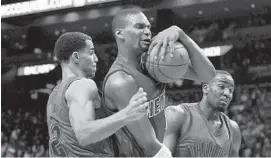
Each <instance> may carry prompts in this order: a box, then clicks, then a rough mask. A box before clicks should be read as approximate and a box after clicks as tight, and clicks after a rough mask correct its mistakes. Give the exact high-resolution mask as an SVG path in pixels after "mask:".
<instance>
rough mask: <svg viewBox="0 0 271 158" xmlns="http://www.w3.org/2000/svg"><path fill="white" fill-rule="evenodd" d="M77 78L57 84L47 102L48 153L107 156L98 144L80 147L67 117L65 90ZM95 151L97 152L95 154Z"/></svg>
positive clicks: (51, 154) (52, 154)
mask: <svg viewBox="0 0 271 158" xmlns="http://www.w3.org/2000/svg"><path fill="white" fill-rule="evenodd" d="M78 79H79V78H69V79H67V80H65V81H63V82H62V83H61V84H59V85H57V86H56V87H55V89H54V90H53V92H52V93H51V94H50V96H49V100H48V103H47V124H48V129H49V131H48V132H49V136H50V140H49V154H50V156H53V157H56V156H57V157H58V156H60V157H63V156H72V157H74V156H76V157H77V156H80V157H81V156H82V157H84V156H88V157H90V156H109V155H107V154H106V152H105V151H102V150H101V149H100V148H99V145H98V144H97V145H91V146H87V147H82V146H80V145H79V143H78V141H77V139H76V136H75V133H74V131H73V129H72V126H71V123H70V119H69V109H68V107H67V104H66V100H65V97H64V96H65V92H66V90H67V88H68V87H69V85H70V84H71V83H72V82H73V81H75V80H78ZM94 152H95V153H94ZM96 153H97V154H96Z"/></svg>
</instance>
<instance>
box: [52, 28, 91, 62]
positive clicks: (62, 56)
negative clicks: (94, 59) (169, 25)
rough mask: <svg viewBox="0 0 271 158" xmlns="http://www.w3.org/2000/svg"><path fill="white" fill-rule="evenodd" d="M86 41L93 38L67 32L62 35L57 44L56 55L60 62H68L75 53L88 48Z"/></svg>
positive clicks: (79, 33)
mask: <svg viewBox="0 0 271 158" xmlns="http://www.w3.org/2000/svg"><path fill="white" fill-rule="evenodd" d="M86 40H91V41H92V38H91V37H90V36H88V35H87V34H84V33H81V32H67V33H64V34H62V35H61V36H60V37H59V38H58V39H57V41H56V43H55V48H54V53H55V56H56V58H57V59H58V61H59V62H67V61H69V59H70V56H71V55H72V53H73V52H75V51H79V50H81V49H82V48H85V47H86Z"/></svg>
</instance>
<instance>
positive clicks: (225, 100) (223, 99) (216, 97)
mask: <svg viewBox="0 0 271 158" xmlns="http://www.w3.org/2000/svg"><path fill="white" fill-rule="evenodd" d="M213 80H214V81H213V82H212V83H210V84H208V86H209V89H208V91H207V100H208V102H209V104H210V105H211V106H212V107H213V108H214V109H216V110H218V111H220V112H224V111H225V110H226V108H227V107H228V105H229V104H230V102H231V100H232V97H233V91H234V81H233V79H232V77H231V76H229V75H220V74H218V75H217V76H216V77H215V78H214V79H213Z"/></svg>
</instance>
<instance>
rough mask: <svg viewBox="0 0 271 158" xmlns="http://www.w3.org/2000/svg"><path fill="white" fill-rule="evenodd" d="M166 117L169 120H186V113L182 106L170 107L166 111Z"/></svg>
mask: <svg viewBox="0 0 271 158" xmlns="http://www.w3.org/2000/svg"><path fill="white" fill-rule="evenodd" d="M165 116H166V118H167V120H178V121H180V120H185V118H186V112H185V110H184V109H183V108H182V107H181V106H180V105H172V106H168V107H167V108H166V109H165Z"/></svg>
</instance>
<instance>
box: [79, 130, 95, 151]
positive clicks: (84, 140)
mask: <svg viewBox="0 0 271 158" xmlns="http://www.w3.org/2000/svg"><path fill="white" fill-rule="evenodd" d="M75 135H76V138H77V141H78V143H79V144H80V145H81V146H83V147H86V146H88V145H90V144H92V143H96V142H97V141H98V140H97V138H95V137H94V135H95V134H94V133H93V132H92V131H88V132H86V131H85V130H83V129H81V130H78V131H77V132H76V134H75Z"/></svg>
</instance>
